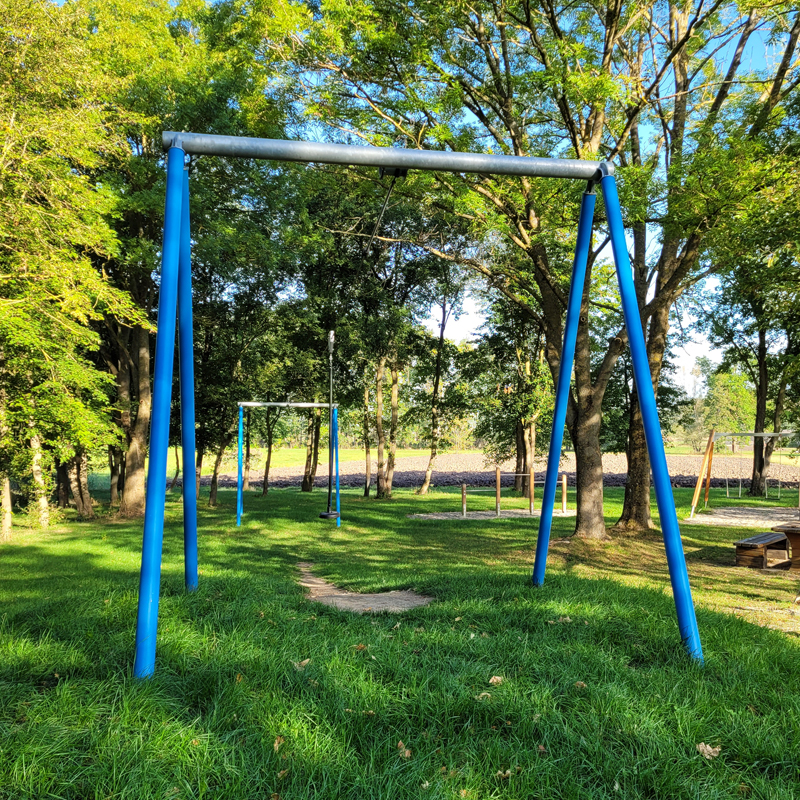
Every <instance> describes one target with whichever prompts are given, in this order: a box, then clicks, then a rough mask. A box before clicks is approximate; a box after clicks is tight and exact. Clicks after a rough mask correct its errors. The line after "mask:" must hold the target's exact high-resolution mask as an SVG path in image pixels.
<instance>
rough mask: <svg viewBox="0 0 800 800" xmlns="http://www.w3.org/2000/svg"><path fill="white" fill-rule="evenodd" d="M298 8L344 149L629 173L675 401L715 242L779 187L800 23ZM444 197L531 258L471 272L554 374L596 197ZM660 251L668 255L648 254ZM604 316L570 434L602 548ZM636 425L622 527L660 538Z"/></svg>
mask: <svg viewBox="0 0 800 800" xmlns="http://www.w3.org/2000/svg"><path fill="white" fill-rule="evenodd" d="M356 9H357V10H356ZM296 10H297V14H298V20H297V30H296V32H295V33H294V34H292V35H290V36H289V37H287V42H286V43H285V44H284V45H283V47H284V49H283V53H284V57H285V58H287V60H288V59H291V60H292V62H293V64H294V65H295V69H294V71H293V72H292V80H293V82H294V84H295V85H296V86H297V87H298V89H299V91H298V94H297V99H298V102H299V103H301V104H302V106H303V107H304V108H305V109H306V111H307V113H308V114H309V115H310V116H311V117H312V118H313V119H315V120H318V121H321V122H322V123H323V124H326V125H328V126H329V129H330V130H331V135H332V136H334V137H338V138H352V137H360V138H362V139H364V140H366V141H368V142H370V143H374V144H395V143H398V144H403V145H405V146H409V147H418V148H431V149H452V150H456V151H464V150H481V151H486V150H488V151H491V152H498V153H509V154H516V155H526V154H529V155H549V156H556V155H565V156H571V157H578V158H593V157H596V156H599V157H603V158H608V159H618V160H619V161H620V166H621V168H620V170H619V174H620V178H621V181H622V193H621V196H622V199H623V203H624V205H625V215H626V218H627V223H628V225H629V226H630V227H631V229H632V233H633V245H634V247H633V250H634V252H633V266H634V278H635V283H636V289H637V296H638V298H639V305H640V313H641V316H642V324H643V326H644V328H645V334H646V340H647V347H648V355H649V359H650V369H651V376H652V379H653V382H654V384H655V385H657V384H658V381H659V378H660V373H661V369H662V364H663V355H664V352H665V348H666V340H667V334H668V331H669V315H670V309H671V307H672V305H673V304H674V303H675V301H676V300H677V299H678V298H679V297H680V295H681V294H682V292H683V291H685V290H686V289H687V288H688V287H690V286H691V285H693V283H695V282H696V281H697V280H699V279H700V278H701V277H702V276H703V275H705V274H708V273H709V272H711V271H713V270H714V265H713V264H708V263H704V262H703V261H702V260H701V254H702V252H703V245H704V241H705V239H706V236H707V235H708V233H709V232H710V231H712V230H715V229H716V228H718V227H721V226H722V225H723V223H725V222H726V221H727V220H730V217H731V211H732V209H735V208H736V207H737V206H740V205H742V204H746V203H747V202H748V199H749V198H750V197H751V196H752V195H753V194H754V193H755V192H757V191H758V189H759V187H761V186H763V185H765V183H766V184H768V183H769V182H770V181H771V180H772V179H774V175H773V174H772V173H771V165H770V164H768V163H765V162H764V161H763V160H762V159H761V155H762V151H761V148H760V145H759V136H760V135H761V134H762V132H763V131H765V130H766V129H768V128H769V126H770V125H771V124H772V122H773V121H774V118H775V115H776V113H778V111H779V109H780V107H781V106H782V104H784V103H785V102H786V101H787V98H790V97H791V94H792V92H793V91H794V90H795V88H796V86H797V69H798V67H797V65H796V64H795V59H794V57H795V51H796V46H797V39H798V36H799V35H800V15H798V14H796V12H794V10H793V8H792V6H790V5H789V4H785V5H784V4H779V5H778V6H775V5H767V4H763V5H760V6H758V7H757V8H754V9H753V10H752V11H751V12H749V13H744V14H742V15H739V14H738V9H736V8H734V7H731V6H730V5H728V6H725V5H724V4H723V3H722V2H721V0H718V1H717V2H712V3H711V4H709V5H706V4H705V3H704V2H703V0H698V1H697V2H695V3H692V4H690V5H688V6H687V5H683V6H680V5H677V4H674V3H670V4H657V3H637V4H623V3H619V4H612V5H610V6H604V7H598V6H594V5H592V4H590V3H578V5H575V4H570V5H568V6H565V7H563V8H561V7H557V6H555V5H553V4H552V3H549V2H548V3H544V4H542V5H541V6H540V5H539V4H536V3H532V2H527V0H524V1H523V2H521V3H519V4H516V5H514V6H513V7H509V6H507V5H504V4H500V5H498V4H497V3H493V2H481V3H473V4H470V5H468V6H464V5H453V4H441V3H435V2H431V1H430V0H428V1H427V2H422V3H415V4H414V6H413V7H410V6H409V5H408V4H407V3H406V2H404V0H361V2H357V3H356V4H355V5H354V4H353V3H352V2H347V3H341V2H329V3H325V4H323V5H322V6H321V7H320V9H319V12H318V13H317V14H316V16H315V17H314V18H313V19H312V18H309V16H308V15H306V13H305V10H304V9H301V8H299V7H296ZM300 31H302V33H300ZM756 31H759V33H760V34H761V35H762V36H766V37H767V38H771V39H773V40H774V41H776V42H778V43H779V47H780V58H778V60H777V64H776V66H775V67H774V68H773V69H772V70H771V71H767V70H765V71H764V72H762V73H760V74H757V75H753V76H750V77H751V78H752V80H749V81H744V82H739V81H738V76H739V74H740V72H742V70H743V68H742V64H743V63H746V59H745V58H744V57H745V55H746V52H747V47H748V43H750V40H751V37H752V36H753V34H754V33H755V32H756ZM280 47H281V45H280V44H277V43H276V44H274V45H273V49H274V50H275V51H280ZM722 54H724V58H723V57H722ZM667 86H670V87H673V88H671V89H670V90H667V89H666V87H667ZM653 128H655V129H656V131H657V133H656V135H655V136H654V137H653V140H652V142H651V141H649V131H650V130H652V129H653ZM435 181H436V184H437V186H438V187H439V189H440V194H439V198H440V202H441V203H442V205H443V206H446V207H447V208H449V209H450V210H451V211H452V213H453V214H454V215H456V216H459V217H461V218H462V219H464V220H468V221H469V222H470V223H471V224H472V225H473V227H474V230H475V233H476V238H477V239H479V240H483V241H484V242H486V243H487V245H489V246H491V248H492V251H493V252H494V251H496V250H498V249H503V248H505V249H518V250H519V251H520V252H521V253H522V254H523V255H524V258H523V259H496V260H493V259H490V258H479V257H472V255H469V256H467V257H463V258H462V259H461V260H462V261H463V262H464V263H467V264H469V265H470V266H471V267H472V268H473V269H475V270H476V271H477V272H479V273H480V274H483V275H484V276H485V277H486V279H487V281H488V282H489V284H490V285H492V286H494V287H495V288H497V289H498V290H500V291H502V292H503V293H504V294H506V296H507V297H509V298H510V299H512V300H513V301H514V302H516V303H518V305H519V306H520V307H521V308H522V309H523V311H524V312H525V313H527V314H529V315H530V316H531V317H532V318H533V319H534V320H536V322H537V324H538V325H540V326H541V328H542V330H543V331H544V335H545V338H546V349H545V354H546V359H547V363H548V365H549V367H550V370H551V373H552V374H553V376H555V375H556V374H557V372H558V367H559V353H560V346H561V341H562V333H563V329H562V314H563V310H564V307H565V304H566V284H567V278H568V274H569V264H570V260H569V258H568V257H566V251H568V249H569V248H568V246H567V245H568V244H569V241H570V240H569V238H567V235H566V234H565V230H566V229H568V228H570V227H572V226H573V225H574V221H575V219H576V217H577V213H576V204H577V200H578V196H577V192H576V191H574V189H573V188H570V187H564V188H559V187H556V186H554V185H553V183H552V182H550V181H529V180H527V179H505V178H498V177H492V176H480V175H479V176H466V175H456V176H444V175H442V176H438V175H437V176H436V178H435ZM654 236H655V237H657V238H658V240H659V243H660V244H659V247H658V249H657V251H656V252H655V253H654V255H653V256H648V249H649V248H648V238H652V237H654ZM599 251H600V248H598V249H596V250H595V251H594V253H592V254H591V255H590V266H591V264H592V263H594V261H595V259H596V258H597V256H598V254H599ZM587 286H588V282H587ZM588 303H589V301H588V297H586V296H585V297H584V310H583V313H582V315H581V317H582V319H583V321H582V322H581V324H580V326H579V332H578V343H577V350H576V358H575V388H574V392H573V393H572V395H571V398H570V404H569V410H568V417H567V426H568V428H569V431H570V436H571V437H572V440H573V444H574V446H575V449H576V453H577V456H578V464H579V470H578V486H577V490H578V514H577V521H576V532H577V533H578V534H579V535H581V536H587V537H595V536H603V535H604V533H605V525H604V519H603V506H602V466H601V461H600V425H601V423H600V419H601V415H600V413H599V409H600V407H601V405H602V401H603V396H604V393H605V390H606V387H607V385H608V381H609V380H610V377H611V374H612V373H613V368H614V365H615V363H616V360H617V358H618V357H619V355H620V354H621V353H622V351H623V349H624V347H625V344H626V336H625V334H624V331H623V330H621V329H620V330H619V331H618V335H616V336H614V337H612V339H611V341H610V343H608V344H607V346H606V348H605V352H604V355H603V360H602V362H601V367H600V369H599V370H596V371H594V370H593V369H592V363H591V358H590V351H591V336H590V332H589V328H588V316H589V315H588V308H589V305H588ZM631 409H632V411H631V423H630V437H631V443H630V447H629V450H630V463H629V473H630V479H629V483H628V487H627V490H626V503H625V510H624V512H623V516H622V519H621V523H622V525H623V526H630V527H640V526H641V525H643V524H649V491H650V489H649V468H648V463H647V451H646V445H645V442H644V436H643V431H642V427H641V420H640V415H639V411H638V404H637V403H636V400H635V397H634V398H633V402H632V403H631Z"/></svg>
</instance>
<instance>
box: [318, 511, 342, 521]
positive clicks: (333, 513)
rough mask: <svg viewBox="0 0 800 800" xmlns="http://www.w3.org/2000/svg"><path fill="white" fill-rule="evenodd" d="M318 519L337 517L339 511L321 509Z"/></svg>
mask: <svg viewBox="0 0 800 800" xmlns="http://www.w3.org/2000/svg"><path fill="white" fill-rule="evenodd" d="M319 518H320V519H339V512H338V511H323V512H322V513H321V514H320V515H319Z"/></svg>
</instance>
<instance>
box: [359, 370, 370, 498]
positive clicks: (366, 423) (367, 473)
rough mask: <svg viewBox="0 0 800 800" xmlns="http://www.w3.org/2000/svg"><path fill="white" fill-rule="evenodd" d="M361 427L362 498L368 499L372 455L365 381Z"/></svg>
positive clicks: (367, 393) (367, 389)
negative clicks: (362, 443) (362, 450)
mask: <svg viewBox="0 0 800 800" xmlns="http://www.w3.org/2000/svg"><path fill="white" fill-rule="evenodd" d="M365 377H366V376H365ZM361 425H362V436H363V439H364V497H369V491H370V488H371V486H372V454H371V452H370V440H369V384H368V383H367V382H366V380H365V381H364V415H363V419H362V421H361Z"/></svg>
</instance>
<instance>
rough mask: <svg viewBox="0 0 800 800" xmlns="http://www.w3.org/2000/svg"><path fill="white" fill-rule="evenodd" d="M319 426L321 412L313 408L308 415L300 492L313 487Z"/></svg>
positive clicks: (317, 457) (308, 490) (317, 460)
mask: <svg viewBox="0 0 800 800" xmlns="http://www.w3.org/2000/svg"><path fill="white" fill-rule="evenodd" d="M321 427H322V412H321V410H320V409H319V408H315V409H314V410H313V411H312V412H311V414H309V417H308V429H307V432H306V465H305V469H304V472H303V483H302V484H301V486H300V491H301V492H310V491H312V490H313V489H314V478H315V477H316V475H317V463H318V462H319V433H320V429H321Z"/></svg>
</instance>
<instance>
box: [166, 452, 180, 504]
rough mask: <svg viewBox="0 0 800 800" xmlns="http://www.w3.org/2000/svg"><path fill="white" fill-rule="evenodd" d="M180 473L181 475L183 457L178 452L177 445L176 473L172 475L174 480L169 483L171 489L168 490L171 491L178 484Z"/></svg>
mask: <svg viewBox="0 0 800 800" xmlns="http://www.w3.org/2000/svg"><path fill="white" fill-rule="evenodd" d="M180 475H181V458H180V454H179V452H178V445H175V475H174V476H173V477H172V480H171V481H170V483H169V489H167V491H168V492H171V491H172V490H173V489H174V488H175V487H176V486H177V485H178V478H179V477H180ZM182 483H183V481H182Z"/></svg>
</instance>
